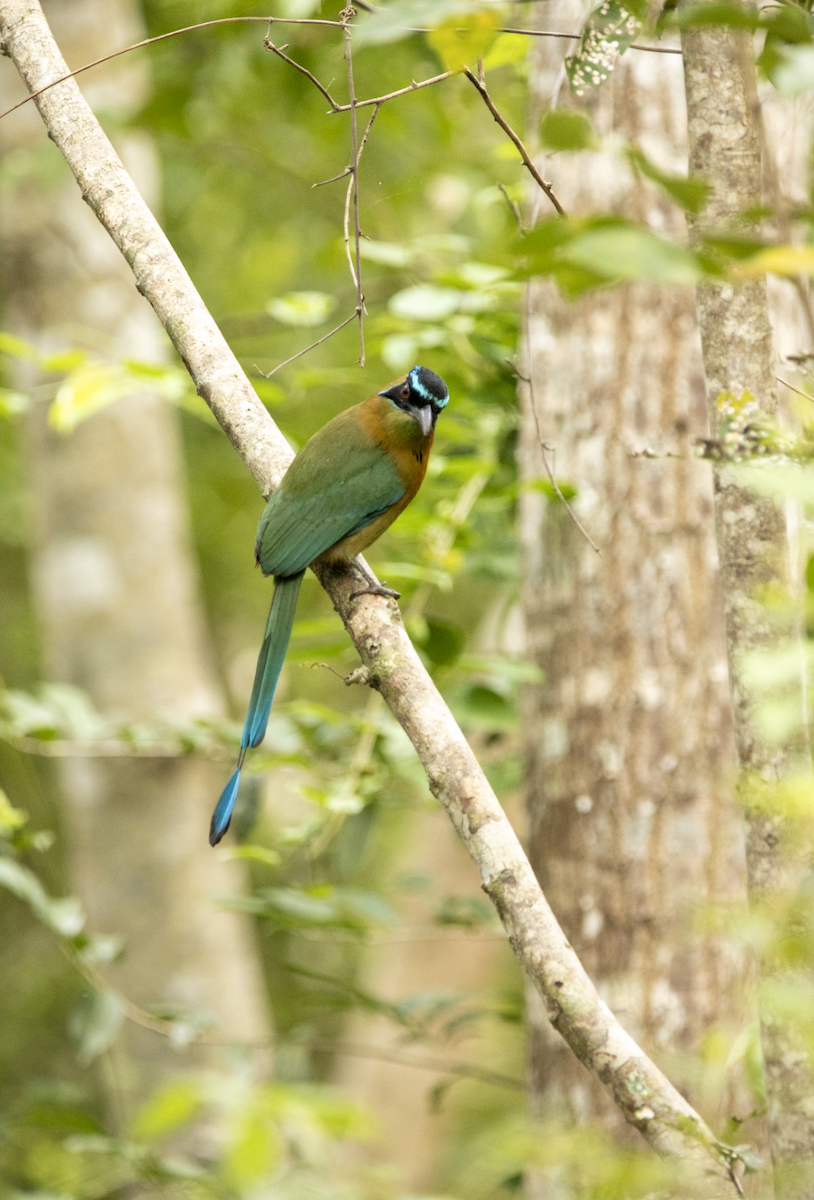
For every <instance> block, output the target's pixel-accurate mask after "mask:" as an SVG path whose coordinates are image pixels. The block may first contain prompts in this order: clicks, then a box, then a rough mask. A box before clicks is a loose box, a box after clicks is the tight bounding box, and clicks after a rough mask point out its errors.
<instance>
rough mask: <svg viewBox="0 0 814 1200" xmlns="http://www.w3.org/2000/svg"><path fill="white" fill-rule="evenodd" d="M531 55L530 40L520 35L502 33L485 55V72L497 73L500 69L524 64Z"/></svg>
mask: <svg viewBox="0 0 814 1200" xmlns="http://www.w3.org/2000/svg"><path fill="white" fill-rule="evenodd" d="M528 53H529V39H528V38H527V37H524V36H523V35H522V34H520V33H501V34H500V35H499V36H498V37H497V38H496V39H495V41H494V42H493V43H492V45H491V47H490V49H489V52H488V54H485V55H484V58H483V68H484V70H485V71H496V70H497V68H498V67H506V66H510V65H511V64H512V63H516V62H523V61H524V60H525V59H526V58H527V57H528Z"/></svg>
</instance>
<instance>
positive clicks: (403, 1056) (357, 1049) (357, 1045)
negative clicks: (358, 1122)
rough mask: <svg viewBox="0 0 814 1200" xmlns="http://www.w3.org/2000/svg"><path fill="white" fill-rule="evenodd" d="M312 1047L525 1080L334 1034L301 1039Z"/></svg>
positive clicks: (507, 1083)
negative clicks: (334, 1036)
mask: <svg viewBox="0 0 814 1200" xmlns="http://www.w3.org/2000/svg"><path fill="white" fill-rule="evenodd" d="M300 1044H304V1045H306V1046H308V1047H309V1048H310V1049H311V1050H323V1051H324V1052H326V1053H328V1054H348V1055H352V1056H353V1057H355V1058H356V1057H358V1058H374V1059H378V1060H379V1061H380V1062H389V1063H396V1064H397V1065H398V1066H404V1067H418V1068H419V1069H420V1070H422V1071H438V1072H439V1073H441V1074H444V1075H458V1076H461V1077H462V1078H468V1079H480V1080H481V1081H482V1082H483V1083H492V1084H495V1086H497V1087H508V1088H517V1089H518V1090H520V1091H522V1090H524V1089H525V1086H526V1085H525V1083H524V1082H523V1080H522V1079H516V1078H515V1077H514V1076H512V1075H503V1074H502V1073H501V1072H499V1071H490V1070H489V1069H488V1068H487V1067H478V1066H476V1065H475V1064H474V1063H462V1062H458V1061H457V1060H456V1059H454V1058H434V1057H432V1056H430V1055H428V1054H426V1055H425V1054H422V1055H418V1054H409V1053H404V1051H402V1050H397V1049H396V1048H395V1047H393V1048H390V1047H388V1046H371V1045H368V1044H367V1043H365V1042H342V1041H334V1039H333V1038H320V1037H315V1038H309V1039H308V1041H307V1042H305V1043H300Z"/></svg>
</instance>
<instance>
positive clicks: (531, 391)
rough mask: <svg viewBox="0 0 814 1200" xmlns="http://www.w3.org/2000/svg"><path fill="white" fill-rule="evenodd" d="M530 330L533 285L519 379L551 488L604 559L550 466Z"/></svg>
mask: <svg viewBox="0 0 814 1200" xmlns="http://www.w3.org/2000/svg"><path fill="white" fill-rule="evenodd" d="M530 330H531V284H527V285H526V355H527V358H528V367H529V373H528V376H527V377H526V376H523V375H520V376H518V378H520V379H522V380H523V382H524V383H526V384H528V389H529V402H530V404H531V413H532V416H533V417H534V424H535V426H536V428H537V440H538V441H539V443H540V451H541V453H542V456H543V466H544V467H545V469H546V474H547V475H548V478H549V480H550V482H551V486H552V487H553V489H554V491H555V493H556V495H557V497H558V499H560V500H561V501H562V503H563V504H564V505H565V507H566V510H567V512H568V515H569V516H570V518H571V520H572V521H573V522H574V524H575V525H576V527H577V529H578V530H579V531H580V533H581V534H582V536H583V537H584V538H585V541H586V542H587V543H588V545H589V546H590V547H591V549H592V550H595V551H596V552H597V554H598V555H599V557H600V558H601V557H602V552H601V550H600V549H599V547H598V546H597V544H596V542H594V540H593V538H592V537H591V535H590V534H589V533H588V531H587V529H586V528H585V527H584V525H583V524H582V522H581V521H580V519H579V517H578V516H577V514H576V513H575V512H574V510H573V508H572V507H571V505H570V504H569V503H568V501H567V500H566V498H565V496H563V494H562V492H561V491H560V485H559V484H558V483H557V477H556V476H555V474H554V472H553V471H552V469H551V467H550V466H549V462H548V454H547V451H548V450H550V449H551V447H550V446H549V445H548V443H547V442H546V441H545V439H544V438H543V431H542V430H541V428H540V417H539V415H538V413H537V397H536V396H535V394H534V359H533V356H532V353H531V341H530V337H531V335H530Z"/></svg>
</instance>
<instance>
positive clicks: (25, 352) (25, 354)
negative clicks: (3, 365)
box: [0, 333, 42, 365]
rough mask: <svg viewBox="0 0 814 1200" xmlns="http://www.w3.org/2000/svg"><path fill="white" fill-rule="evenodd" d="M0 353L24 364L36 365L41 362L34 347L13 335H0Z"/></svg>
mask: <svg viewBox="0 0 814 1200" xmlns="http://www.w3.org/2000/svg"><path fill="white" fill-rule="evenodd" d="M0 353H1V354H8V355H10V357H11V358H21V359H22V360H23V361H24V362H31V363H37V364H38V365H39V364H40V363H41V361H42V355H41V354H40V352H39V350H38V349H37V347H36V346H32V345H31V343H30V342H25V341H23V339H22V338H19V337H15V336H14V334H13V333H0Z"/></svg>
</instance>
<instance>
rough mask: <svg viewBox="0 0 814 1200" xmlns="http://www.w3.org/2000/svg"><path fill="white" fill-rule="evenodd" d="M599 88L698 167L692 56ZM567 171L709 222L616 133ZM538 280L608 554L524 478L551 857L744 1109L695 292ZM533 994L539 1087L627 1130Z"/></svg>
mask: <svg viewBox="0 0 814 1200" xmlns="http://www.w3.org/2000/svg"><path fill="white" fill-rule="evenodd" d="M581 11H582V10H581V6H579V5H574V4H573V3H571V2H570V0H558V2H557V3H555V4H554V5H553V7H552V5H546V28H555V29H563V30H565V29H570V28H571V27H572V24H571V23H576V22H578V21H579V19H580V14H581ZM552 22H554V24H552ZM541 43H542V44H541V46H540V48H539V50H538V51H537V52H536V53H537V59H536V64H535V73H534V77H533V89H534V96H535V100H536V104H537V107H538V111H539V109H544V108H547V107H548V106H549V104H550V103H552V102H554V103H557V104H558V105H559V106H567V105H569V104H573V103H574V101H573V100H571V99H570V98H569V95H568V91H567V85H566V86H562V89H561V90H560V85H559V72H560V69H561V63H562V55H563V51H562V49H561V47H560V45H559V44H558V43H554V42H551V43H548V42H546V41H545V40H544V39H541ZM580 104H581V106H582V107H583V108H584V109H586V110H587V111H588V113H589V115H590V116H591V118H592V120H593V122H594V124H595V126H596V128H597V130H598V132H599V133H600V134H601V135H602V136H603V137H606V138H609V139H612V138H614V137H615V138H617V139H624V141H626V142H630V143H633V144H635V145H637V146H640V147H641V148H642V149H643V150H644V151H645V152H646V153H647V154H648V155H650V156H651V157H652V159H653V160H654V161H655V162H657V163H658V164H659V165H660V166H661V167H662V168H663V169H666V170H668V171H674V172H676V173H680V172H683V170H685V163H686V123H685V116H684V96H683V87H682V73H681V64H680V60H678V59H672V58H668V57H666V56H660V55H651V54H635V53H629V54H627V55H625V56H624V57H623V58H622V59H621V60H620V61H619V63H618V65H617V67H616V69H615V71H614V73H613V75H612V76H611V78H610V80H609V81H608V82H607V83H606V84H605V85H604V86H603V87H602V88H601V89H599V90H598V91H596V92H593V93H591V94H590V95H589V96H588V97H586V98H585V100H584V101H581V102H580ZM544 172H545V177H546V179H549V178H553V179H554V181H555V189H556V191H557V195H558V196H559V198H560V199H561V201H562V203H563V204H564V206H565V208H566V210H567V211H568V213H569V215H572V216H580V215H582V214H583V213H588V212H592V211H594V212H595V211H596V210H598V209H599V210H604V211H608V210H610V211H613V212H616V213H620V214H622V215H625V216H627V217H630V218H632V219H637V220H647V221H648V222H649V223H650V224H651V225H652V226H654V227H655V228H657V229H659V230H663V231H664V233H665V234H666V235H671V236H677V237H681V236H682V235H684V233H685V228H684V220H683V217H682V216H681V214H680V213H679V212H678V210H677V209H676V207H675V206H674V205H673V204H672V203H671V202H670V201H669V200H667V199H666V197H664V196H663V195H661V194H660V193H659V192H658V190H657V189H655V188H654V187H653V186H652V185H651V184H649V183H647V182H646V181H644V180H641V179H636V177H635V176H634V175H633V173H632V172H631V170H630V168H629V167H628V166H627V165H626V164H625V163H624V161H620V159H619V157H618V156H615V155H613V154H612V153H611V152H609V151H608V152H602V153H600V154H596V153H586V154H576V155H567V156H566V155H559V156H554V157H553V158H552V159H550V160H549V161H548V162H547V163H546V164H545V167H544ZM531 301H532V311H531V315H530V322H529V327H528V330H527V351H530V356H529V355H528V353H527V359H526V363H527V365H526V370H525V374H526V375H528V374H529V371H530V370H533V372H534V396H535V398H536V405H537V415H538V420H539V424H540V429H541V431H542V435H543V437H544V438H546V439H549V440H550V442H551V443H552V444H554V445H555V446H556V470H557V476H558V477H559V478H560V479H561V480H562V479H565V480H569V481H572V482H573V483H574V484H575V486H576V487H577V489H578V497H577V499H576V500H575V503H576V505H577V511H578V513H579V515H580V519H581V520H582V522H583V524H585V525H586V526H587V527H588V530H589V532H590V534H591V536H592V538H593V539H594V540H595V541H596V542H597V543H598V545H599V547H600V549H601V557H599V556H597V554H596V553H595V552H594V551H593V550H592V549H591V548H590V547H589V546H588V545H587V543H586V542H585V541H584V540H583V539H582V537H581V536H580V534H579V533H578V531H577V530H576V529H575V527H574V525H573V524H572V523H571V521H570V520H569V518H568V515H567V513H566V512H565V510H564V509H563V507H562V505H561V504H560V503H559V502H558V501H556V500H547V499H546V498H545V497H544V496H543V495H541V494H540V493H539V492H536V491H526V492H525V493H524V496H523V501H522V508H521V528H522V536H523V545H524V560H525V584H524V597H525V613H526V628H527V639H528V650H529V655H530V657H531V658H532V659H533V661H534V662H535V663H537V664H538V665H539V666H540V667H541V668H542V671H543V672H544V676H545V679H544V682H543V683H542V684H540V685H535V686H534V687H532V688H530V689H529V690H528V693H527V705H526V713H525V718H526V719H525V722H524V728H525V730H526V734H527V761H528V775H527V779H528V811H529V824H530V844H529V852H530V857H531V861H532V864H533V866H534V868H535V871H536V872H537V874H538V877H539V878H540V880H541V882H542V884H543V887H544V889H545V891H546V893H547V895H548V897H549V900H550V902H551V904H552V906H553V908H554V911H555V912H556V913H557V915H558V918H559V919H560V920H561V921H562V923H563V926H564V928H565V931H566V933H567V935H568V938H569V941H570V942H571V944H572V945H573V946H574V948H575V949H576V950H577V953H578V954H579V955H580V958H581V959H582V961H583V962H584V963H585V965H586V967H587V969H588V971H589V973H590V975H591V977H592V978H593V979H594V981H595V982H596V983H597V985H598V987H599V990H600V993H601V994H602V996H603V998H604V999H605V1000H606V1001H607V1003H608V1004H609V1005H610V1007H611V1008H612V1010H613V1011H614V1013H615V1014H616V1015H617V1016H618V1017H619V1019H620V1020H621V1021H622V1022H623V1024H624V1025H625V1027H626V1028H627V1029H628V1030H629V1031H630V1032H631V1033H632V1034H633V1036H634V1037H635V1038H636V1039H637V1041H638V1042H639V1043H640V1044H642V1045H644V1046H646V1047H647V1049H648V1052H649V1053H652V1054H653V1055H654V1056H655V1057H656V1058H657V1060H659V1061H661V1062H662V1063H663V1064H664V1065H665V1067H666V1068H667V1069H668V1072H669V1073H670V1075H671V1078H672V1079H673V1081H674V1082H675V1083H677V1084H678V1086H679V1087H680V1088H681V1090H682V1091H683V1092H684V1094H685V1095H687V1096H688V1098H689V1099H691V1101H692V1102H693V1104H695V1105H696V1106H700V1107H702V1109H703V1111H704V1112H705V1113H706V1114H707V1115H710V1116H714V1117H715V1118H716V1119H717V1120H718V1121H722V1119H723V1118H725V1117H726V1116H727V1115H729V1113H731V1112H738V1113H740V1115H745V1114H746V1113H748V1112H749V1111H750V1109H751V1107H752V1105H751V1104H750V1103H749V1102H748V1097H744V1096H743V1094H742V1089H741V1090H740V1091H739V1089H738V1086H737V1083H736V1082H732V1081H728V1080H726V1079H725V1078H724V1073H723V1072H722V1071H721V1070H720V1064H716V1065H715V1066H716V1069H715V1070H712V1071H710V1070H707V1071H706V1072H704V1071H703V1070H701V1069H699V1056H700V1053H701V1049H702V1043H703V1042H704V1039H705V1038H708V1036H709V1035H710V1033H711V1032H712V1031H713V1030H719V1031H720V1033H721V1034H722V1035H723V1036H724V1037H726V1039H727V1041H728V1042H729V1043H730V1044H731V1042H732V1041H733V1040H734V1037H735V1035H736V1034H737V1032H738V1031H739V1029H740V1028H741V1027H742V1026H743V1025H744V1024H746V1023H747V1022H748V1012H749V999H748V997H747V996H746V995H745V994H744V987H743V982H744V975H745V974H746V975H747V977H748V970H746V968H745V962H744V955H743V954H739V953H737V952H736V951H734V950H733V949H732V948H731V946H730V947H726V946H724V945H723V944H722V943H721V942H719V940H718V939H716V937H715V936H714V935H713V934H711V933H707V934H704V933H702V932H695V931H694V930H693V921H694V918H695V917H696V915H697V913H698V912H699V910H702V909H703V908H704V907H705V906H712V905H718V904H728V903H733V902H734V903H738V902H739V901H741V900H742V898H743V895H744V890H745V879H744V874H745V868H744V854H743V836H742V828H741V820H740V813H739V810H738V808H737V806H736V805H735V804H734V802H733V799H732V777H733V774H734V746H733V738H732V729H731V715H730V705H729V693H728V682H727V665H726V646H725V640H724V630H723V621H722V618H721V613H720V609H721V593H720V581H719V576H718V569H717V560H716V549H715V535H714V528H713V503H712V487H711V480H710V467H709V465H708V464H706V463H701V462H698V461H694V459H693V445H694V441H695V439H696V438H697V437H699V436H701V435H703V434H704V433H705V432H706V411H705V402H704V383H703V364H702V361H701V350H700V342H699V337H698V328H697V324H696V320H695V313H694V304H693V296H692V292H691V290H690V289H689V288H666V287H658V286H655V285H647V284H634V285H629V286H625V287H623V288H619V289H615V290H613V291H600V292H597V293H594V294H591V295H589V296H586V297H583V298H582V299H580V300H579V301H577V302H576V303H569V302H567V301H565V300H564V299H563V298H562V297H561V296H560V295H559V294H558V292H557V291H556V289H555V288H554V286H553V285H551V284H546V283H542V282H538V283H535V284H533V285H532V292H531ZM521 398H522V402H523V406H524V412H523V432H522V441H521V470H522V474H523V476H524V477H525V478H526V479H534V478H539V477H541V476H543V475H544V470H543V462H542V456H541V451H540V444H539V436H538V432H537V423H536V422H535V420H534V416H533V413H532V411H531V396H530V392H529V388H528V386H527V385H522V386H521ZM643 450H644V451H649V452H650V453H654V454H655V455H658V456H659V457H655V458H648V457H643V456H636V455H637V453H638V452H641V451H643ZM668 454H669V455H675V456H676V457H666V456H667V455H668ZM531 1015H532V1037H531V1059H532V1084H533V1093H534V1097H535V1101H536V1105H537V1107H538V1108H539V1109H540V1111H542V1112H543V1113H545V1114H546V1115H548V1116H551V1117H554V1116H556V1115H559V1116H562V1115H563V1113H566V1114H568V1116H569V1117H570V1119H571V1120H574V1121H584V1120H586V1119H590V1118H600V1119H602V1120H603V1121H604V1122H605V1123H607V1124H610V1126H611V1128H616V1129H617V1131H618V1127H619V1126H620V1124H621V1123H620V1122H619V1120H618V1114H616V1113H615V1112H614V1110H613V1108H612V1107H611V1106H610V1105H608V1104H607V1101H606V1099H605V1097H604V1096H602V1094H601V1093H600V1091H599V1089H597V1088H596V1087H595V1085H593V1084H592V1083H591V1082H590V1080H589V1079H588V1078H587V1076H586V1075H585V1073H584V1072H583V1071H581V1070H580V1068H579V1065H578V1064H577V1063H576V1062H575V1061H574V1060H573V1058H572V1057H571V1056H569V1055H567V1054H564V1053H563V1052H562V1047H561V1046H560V1045H559V1044H558V1043H557V1042H556V1040H555V1039H553V1038H552V1037H551V1035H550V1032H549V1030H548V1028H547V1023H546V1022H545V1021H544V1020H543V1019H542V1014H541V1013H540V1012H539V1006H538V1005H534V1004H532V1006H531ZM668 1064H669V1066H668ZM753 1137H754V1131H753V1127H751V1126H750V1127H748V1129H746V1130H744V1138H745V1139H746V1140H752V1139H753Z"/></svg>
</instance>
